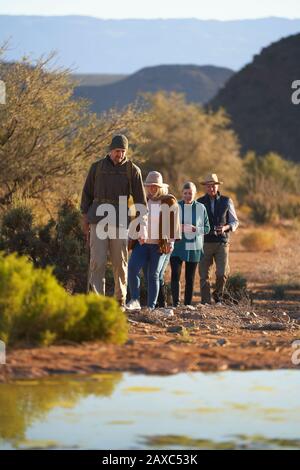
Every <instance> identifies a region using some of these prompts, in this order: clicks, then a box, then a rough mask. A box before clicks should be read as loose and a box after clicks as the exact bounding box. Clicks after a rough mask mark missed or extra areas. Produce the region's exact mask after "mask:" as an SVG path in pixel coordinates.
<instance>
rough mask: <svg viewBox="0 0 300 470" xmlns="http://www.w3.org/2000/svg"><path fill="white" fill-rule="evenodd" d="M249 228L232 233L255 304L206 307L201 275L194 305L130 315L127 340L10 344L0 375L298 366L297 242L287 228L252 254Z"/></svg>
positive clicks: (235, 264)
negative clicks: (246, 238) (269, 246)
mask: <svg viewBox="0 0 300 470" xmlns="http://www.w3.org/2000/svg"><path fill="white" fill-rule="evenodd" d="M247 230H248V229H244V228H243V227H241V229H240V230H239V233H238V234H235V236H234V237H233V239H232V240H233V241H232V246H231V272H232V273H234V272H240V273H242V274H243V275H244V276H245V277H246V278H247V280H248V285H249V287H250V288H251V290H252V291H253V297H254V302H253V304H252V305H251V304H249V303H245V304H244V305H239V306H231V307H219V308H217V307H215V306H201V305H200V304H197V302H199V300H200V298H199V278H198V279H197V282H196V292H195V302H196V306H195V307H194V308H195V309H194V310H189V309H187V308H181V309H176V310H174V316H171V317H168V318H166V317H165V316H163V315H159V314H156V315H153V314H147V313H140V314H131V315H130V316H129V323H130V330H129V340H128V342H127V343H126V344H125V345H123V346H114V345H106V344H103V343H100V342H94V343H86V344H62V345H56V346H51V347H49V348H30V349H22V350H21V349H20V350H14V351H9V352H8V354H7V364H6V365H0V381H7V380H12V379H15V378H18V379H19V378H34V377H43V376H47V375H50V374H51V375H52V374H65V373H76V374H86V373H94V372H101V371H108V370H110V371H112V370H114V371H131V372H139V373H151V374H174V373H177V372H191V371H200V370H201V371H216V370H227V369H241V370H244V369H245V370H246V369H265V368H268V369H276V368H298V369H300V366H299V365H298V366H296V365H293V363H292V354H293V352H295V349H293V347H292V343H293V342H294V341H295V340H300V310H299V300H300V290H299V289H300V288H299V279H300V247H299V243H298V242H297V238H295V240H291V238H289V237H287V236H285V234H284V233H283V234H280V237H281V238H280V244H279V247H278V249H276V250H274V251H272V252H267V253H250V252H246V251H245V250H243V248H242V245H241V238H242V237H243V234H244V233H245V232H246V231H247ZM291 247H293V252H292V253H291ZM168 277H169V273H167V278H168ZM276 283H283V284H284V286H285V290H286V292H285V297H284V298H282V299H280V300H276V299H274V295H273V292H272V289H273V287H272V286H273V285H274V284H276ZM299 358H300V354H299Z"/></svg>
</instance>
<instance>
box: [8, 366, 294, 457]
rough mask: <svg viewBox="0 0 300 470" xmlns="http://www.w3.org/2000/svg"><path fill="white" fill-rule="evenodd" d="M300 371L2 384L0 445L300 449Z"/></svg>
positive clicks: (102, 376)
mask: <svg viewBox="0 0 300 470" xmlns="http://www.w3.org/2000/svg"><path fill="white" fill-rule="evenodd" d="M299 386H300V373H299V371H298V370H293V371H292V370H291V371H285V370H283V371H282V370H281V371H253V372H228V371H226V372H221V373H193V374H177V375H173V376H150V375H149V376H147V375H133V374H128V373H123V374H122V373H109V374H107V373H105V374H97V375H92V376H88V377H77V376H68V377H66V376H64V377H55V378H47V379H42V380H26V381H25V380H22V381H21V380H20V381H17V382H14V383H12V384H0V448H1V449H11V448H23V449H24V448H25V449H28V448H48V449H49V448H79V449H82V448H84V449H86V448H88V449H159V448H165V449H193V448H203V449H211V448H213V449H241V448H255V449H258V448H259V449H271V448H272V449H273V448H275V449H279V448H298V449H300V393H299Z"/></svg>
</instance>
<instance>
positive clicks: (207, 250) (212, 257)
mask: <svg viewBox="0 0 300 470" xmlns="http://www.w3.org/2000/svg"><path fill="white" fill-rule="evenodd" d="M214 262H215V264H216V289H215V291H214V292H213V297H214V300H215V301H216V302H219V301H220V300H222V296H223V293H224V287H225V283H226V280H227V277H228V274H229V243H226V244H224V243H218V242H217V243H204V256H203V258H202V259H201V261H200V263H199V274H200V288H201V302H202V303H203V304H204V303H208V304H210V303H211V294H210V287H211V286H210V274H211V270H212V266H213V263H214Z"/></svg>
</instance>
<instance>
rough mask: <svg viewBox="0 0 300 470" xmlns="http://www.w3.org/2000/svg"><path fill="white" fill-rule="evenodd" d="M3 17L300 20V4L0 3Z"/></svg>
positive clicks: (291, 0) (200, 0)
mask: <svg viewBox="0 0 300 470" xmlns="http://www.w3.org/2000/svg"><path fill="white" fill-rule="evenodd" d="M0 14H11V15H86V16H95V17H98V18H191V17H194V18H202V19H219V20H229V19H240V18H259V17H265V16H282V17H286V18H300V1H299V0H252V1H251V0H248V1H247V2H245V1H242V0H115V1H113V0H13V1H12V2H8V1H7V0H0Z"/></svg>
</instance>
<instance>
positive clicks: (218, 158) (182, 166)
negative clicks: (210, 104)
mask: <svg viewBox="0 0 300 470" xmlns="http://www.w3.org/2000/svg"><path fill="white" fill-rule="evenodd" d="M144 98H145V101H146V106H147V110H148V112H149V120H148V121H147V122H146V123H145V124H144V126H143V136H144V138H145V143H142V144H141V145H140V146H139V151H140V153H141V154H142V155H143V156H144V157H146V162H145V165H144V170H145V171H147V170H154V169H155V170H159V171H161V172H162V173H163V176H164V178H165V179H166V182H168V183H169V184H170V185H171V186H172V190H173V191H175V193H177V194H178V192H179V190H180V187H181V185H182V183H183V182H184V181H185V180H187V179H189V180H190V179H192V180H193V181H194V182H195V183H197V182H199V181H200V180H203V179H204V177H205V175H206V173H208V172H214V173H219V176H220V177H221V178H222V179H224V180H226V183H227V184H228V185H229V186H234V185H235V184H236V182H237V181H238V178H239V174H240V169H241V160H240V158H239V145H238V142H237V138H236V136H235V134H234V132H233V131H232V130H231V129H230V128H229V124H230V121H229V119H228V117H227V116H226V115H225V114H224V112H223V111H218V112H216V113H213V112H206V111H204V109H203V108H202V107H201V106H199V105H196V104H188V103H186V101H185V98H184V96H183V95H181V94H177V93H169V94H168V93H164V92H159V93H155V94H146V95H144Z"/></svg>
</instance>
